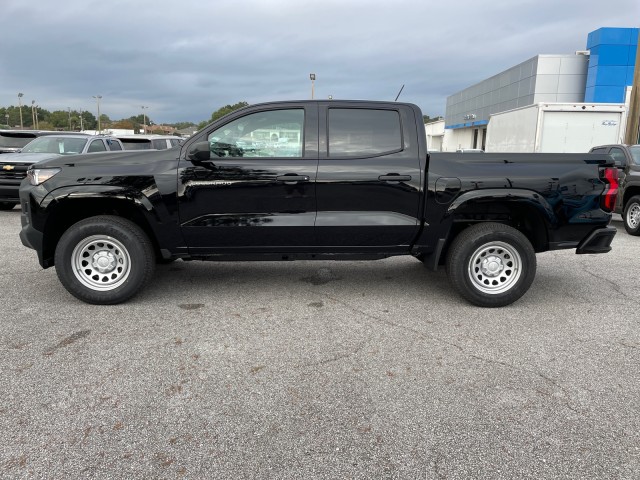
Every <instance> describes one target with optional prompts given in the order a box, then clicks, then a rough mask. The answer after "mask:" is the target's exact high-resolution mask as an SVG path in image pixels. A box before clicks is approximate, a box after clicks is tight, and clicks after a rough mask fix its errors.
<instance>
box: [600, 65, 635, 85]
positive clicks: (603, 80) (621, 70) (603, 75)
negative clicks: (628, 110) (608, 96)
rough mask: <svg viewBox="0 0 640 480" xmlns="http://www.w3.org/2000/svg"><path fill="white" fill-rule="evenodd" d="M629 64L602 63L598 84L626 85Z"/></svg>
mask: <svg viewBox="0 0 640 480" xmlns="http://www.w3.org/2000/svg"><path fill="white" fill-rule="evenodd" d="M627 68H628V67H627V66H626V65H625V66H614V65H608V66H603V65H601V66H600V67H598V73H597V74H596V85H625V84H626V83H627Z"/></svg>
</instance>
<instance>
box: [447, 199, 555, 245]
mask: <svg viewBox="0 0 640 480" xmlns="http://www.w3.org/2000/svg"><path fill="white" fill-rule="evenodd" d="M448 213H449V214H450V215H451V216H452V219H453V222H452V226H451V229H450V232H449V238H448V240H447V244H450V243H451V242H453V240H454V239H455V237H457V236H458V235H459V234H460V233H461V232H462V231H464V230H465V229H466V228H468V227H470V226H472V225H475V224H478V223H486V222H496V223H503V224H506V225H509V226H511V227H513V228H515V229H516V230H519V231H520V232H521V233H522V234H523V235H524V236H525V237H527V239H528V240H529V242H530V243H531V245H532V246H533V248H534V250H535V251H536V252H544V251H546V250H548V249H549V233H548V232H549V229H550V227H551V225H553V223H554V222H555V214H554V213H553V208H552V207H551V205H549V203H548V202H547V201H546V200H545V199H544V198H543V197H542V196H541V195H539V194H537V193H535V192H531V191H528V190H509V191H505V190H493V191H488V190H487V191H484V190H478V191H473V192H468V194H465V195H462V196H461V197H459V198H458V199H456V201H454V202H453V203H452V204H451V206H450V207H449V209H448Z"/></svg>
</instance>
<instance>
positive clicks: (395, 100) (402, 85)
mask: <svg viewBox="0 0 640 480" xmlns="http://www.w3.org/2000/svg"><path fill="white" fill-rule="evenodd" d="M403 88H404V83H403V84H402V87H401V88H400V91H399V92H398V95H396V99H395V100H394V102H397V101H398V97H399V96H400V94H401V93H402V89H403Z"/></svg>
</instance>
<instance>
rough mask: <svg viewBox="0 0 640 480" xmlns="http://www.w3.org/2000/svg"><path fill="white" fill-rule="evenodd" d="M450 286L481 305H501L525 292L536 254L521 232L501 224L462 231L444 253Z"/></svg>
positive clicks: (532, 274)
mask: <svg viewBox="0 0 640 480" xmlns="http://www.w3.org/2000/svg"><path fill="white" fill-rule="evenodd" d="M447 274H448V276H449V280H450V281H451V283H452V284H453V287H454V288H455V289H456V290H457V291H458V293H460V295H462V297H464V298H465V299H467V300H468V301H469V302H471V303H473V304H474V305H478V306H480V307H503V306H505V305H509V304H511V303H513V302H515V301H516V300H518V299H519V298H520V297H522V295H524V294H525V293H526V292H527V290H528V289H529V287H530V286H531V283H532V282H533V279H534V277H535V275H536V255H535V251H534V249H533V247H532V246H531V243H530V242H529V240H528V239H527V237H525V236H524V235H523V234H522V233H521V232H519V231H518V230H516V229H515V228H513V227H510V226H508V225H503V224H500V223H479V224H476V225H473V226H471V227H469V228H467V229H466V230H464V231H462V232H461V233H460V234H459V235H458V236H457V237H456V239H455V240H454V241H453V243H452V244H451V247H450V248H449V251H448V253H447Z"/></svg>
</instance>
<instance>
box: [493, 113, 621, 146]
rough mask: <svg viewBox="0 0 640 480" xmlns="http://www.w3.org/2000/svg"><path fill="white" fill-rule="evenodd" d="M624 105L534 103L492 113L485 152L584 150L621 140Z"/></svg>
mask: <svg viewBox="0 0 640 480" xmlns="http://www.w3.org/2000/svg"><path fill="white" fill-rule="evenodd" d="M625 122H626V108H625V105H624V104H619V103H616V104H602V103H600V104H590V103H537V104H533V105H529V106H526V107H521V108H516V109H513V110H508V111H505V112H500V113H496V114H493V115H491V116H490V117H489V124H488V126H487V142H486V147H485V151H487V152H557V153H579V152H588V151H589V149H590V148H591V147H593V146H595V145H605V144H610V143H623V137H624V131H625Z"/></svg>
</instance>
